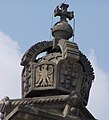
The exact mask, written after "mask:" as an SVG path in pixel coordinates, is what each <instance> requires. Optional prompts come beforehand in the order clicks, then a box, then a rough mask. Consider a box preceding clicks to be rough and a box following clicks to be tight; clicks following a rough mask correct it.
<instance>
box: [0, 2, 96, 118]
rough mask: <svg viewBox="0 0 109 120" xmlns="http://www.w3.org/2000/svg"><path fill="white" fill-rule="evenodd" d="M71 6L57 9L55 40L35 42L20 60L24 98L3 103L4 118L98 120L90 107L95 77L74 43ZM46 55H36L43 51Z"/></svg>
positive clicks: (54, 27)
mask: <svg viewBox="0 0 109 120" xmlns="http://www.w3.org/2000/svg"><path fill="white" fill-rule="evenodd" d="M68 7H69V5H67V4H64V3H63V4H62V5H61V6H60V8H59V6H57V7H56V9H55V10H54V16H60V21H59V22H57V23H56V24H55V25H54V26H53V28H52V35H53V37H54V38H53V40H52V41H43V42H39V43H37V44H35V45H33V46H32V47H31V48H30V49H28V50H27V52H26V53H25V54H24V56H23V57H22V60H21V65H22V66H24V67H23V70H22V99H9V98H6V99H4V100H2V101H1V102H0V111H1V113H2V119H3V120H36V119H37V120H58V119H59V120H95V118H94V117H93V115H92V114H91V113H90V112H89V111H88V110H87V108H86V105H87V103H88V98H89V92H90V88H91V85H92V81H93V80H94V73H93V68H92V66H91V64H90V62H89V60H88V59H87V57H86V56H85V55H84V54H83V53H82V52H81V51H80V50H79V48H78V45H77V44H76V43H75V42H71V41H69V39H70V38H71V37H72V36H73V35H74V33H73V28H72V27H71V26H70V24H69V23H68V21H67V19H69V20H71V19H72V18H74V12H73V11H72V12H68V11H67V8H68ZM43 52H46V55H44V56H42V57H41V58H37V56H38V55H39V54H40V53H43Z"/></svg>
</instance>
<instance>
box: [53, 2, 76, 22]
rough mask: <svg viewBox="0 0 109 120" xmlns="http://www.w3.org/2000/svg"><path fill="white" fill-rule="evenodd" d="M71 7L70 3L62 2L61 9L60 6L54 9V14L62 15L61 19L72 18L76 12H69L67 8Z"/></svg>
mask: <svg viewBox="0 0 109 120" xmlns="http://www.w3.org/2000/svg"><path fill="white" fill-rule="evenodd" d="M68 7H69V5H68V4H64V3H62V5H61V6H60V8H61V10H60V9H59V6H57V7H56V9H55V10H54V16H55V17H56V16H60V21H67V20H66V19H67V18H68V19H69V20H71V19H72V18H74V12H73V11H72V12H68V11H67V8H68Z"/></svg>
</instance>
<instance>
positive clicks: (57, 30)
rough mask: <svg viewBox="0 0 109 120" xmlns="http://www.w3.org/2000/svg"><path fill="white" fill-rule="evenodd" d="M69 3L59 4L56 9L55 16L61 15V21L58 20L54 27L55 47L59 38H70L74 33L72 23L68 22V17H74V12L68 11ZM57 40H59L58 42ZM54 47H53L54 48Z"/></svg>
mask: <svg viewBox="0 0 109 120" xmlns="http://www.w3.org/2000/svg"><path fill="white" fill-rule="evenodd" d="M68 7H69V5H68V4H64V3H62V5H61V6H60V8H59V6H57V7H56V9H55V10H54V16H55V17H56V16H60V21H59V22H57V23H56V24H55V25H54V26H53V28H52V35H53V37H54V38H55V42H54V45H53V46H54V47H55V46H56V45H57V42H58V40H59V39H66V40H69V38H71V37H72V36H73V35H74V34H73V29H72V27H71V25H70V24H69V23H68V21H67V18H68V19H69V20H71V19H72V18H74V12H73V11H72V12H68V11H67V8H68ZM56 40H57V42H56ZM54 47H53V48H54Z"/></svg>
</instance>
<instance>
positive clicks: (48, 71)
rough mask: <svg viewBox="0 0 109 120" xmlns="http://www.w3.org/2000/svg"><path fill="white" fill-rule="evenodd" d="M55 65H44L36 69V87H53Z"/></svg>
mask: <svg viewBox="0 0 109 120" xmlns="http://www.w3.org/2000/svg"><path fill="white" fill-rule="evenodd" d="M53 71H54V70H53V65H51V64H43V65H40V66H38V67H37V68H36V82H35V86H36V87H47V86H53Z"/></svg>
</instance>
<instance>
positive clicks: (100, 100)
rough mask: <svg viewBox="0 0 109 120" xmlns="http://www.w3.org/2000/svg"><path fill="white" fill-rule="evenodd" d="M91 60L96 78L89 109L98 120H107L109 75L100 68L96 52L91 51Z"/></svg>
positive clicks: (108, 111)
mask: <svg viewBox="0 0 109 120" xmlns="http://www.w3.org/2000/svg"><path fill="white" fill-rule="evenodd" d="M89 59H90V61H91V63H92V65H93V68H94V70H95V77H96V78H95V80H94V82H93V85H92V88H91V92H90V100H89V104H88V108H89V110H90V112H91V113H92V114H93V115H94V116H95V117H96V118H97V119H99V120H107V118H109V74H108V73H105V72H104V71H103V70H102V68H100V67H99V65H98V63H97V58H96V54H95V51H94V50H90V53H89Z"/></svg>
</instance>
